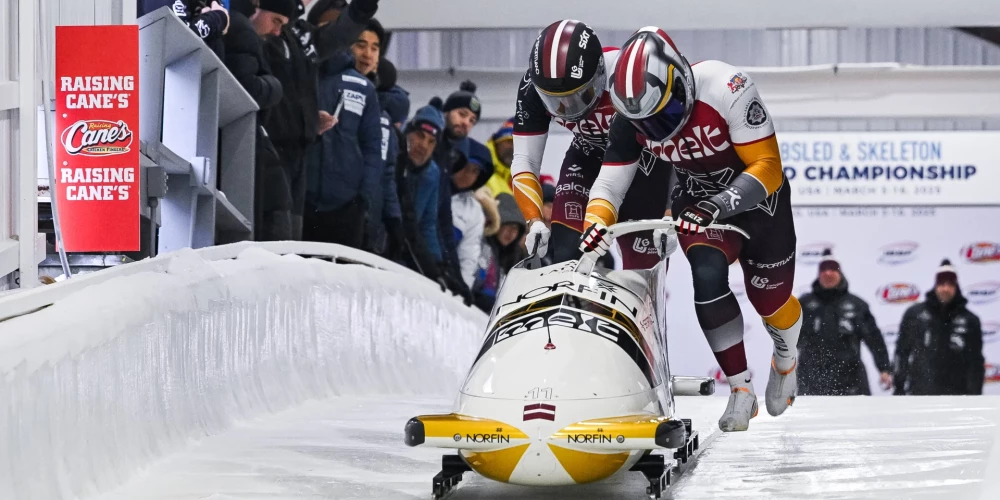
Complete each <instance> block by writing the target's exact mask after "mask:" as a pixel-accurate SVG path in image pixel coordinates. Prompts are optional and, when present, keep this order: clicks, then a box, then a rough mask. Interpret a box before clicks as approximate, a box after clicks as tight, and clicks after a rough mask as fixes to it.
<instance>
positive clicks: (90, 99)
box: [53, 26, 139, 252]
mask: <svg viewBox="0 0 1000 500" xmlns="http://www.w3.org/2000/svg"><path fill="white" fill-rule="evenodd" d="M55 160H56V163H55V177H56V178H55V179H53V180H54V182H55V186H56V196H57V198H56V201H57V203H59V220H60V224H61V226H62V234H63V246H64V247H65V249H66V250H67V251H70V252H110V251H137V250H139V27H138V26H56V141H55Z"/></svg>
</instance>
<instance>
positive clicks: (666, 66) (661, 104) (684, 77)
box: [611, 26, 695, 141]
mask: <svg viewBox="0 0 1000 500" xmlns="http://www.w3.org/2000/svg"><path fill="white" fill-rule="evenodd" d="M694 101H695V89H694V74H693V72H692V71H691V65H690V64H688V62H687V59H685V58H684V56H682V55H681V54H680V52H679V51H678V50H677V47H676V46H675V45H674V42H673V41H671V40H670V37H669V36H667V34H666V33H665V32H664V31H663V30H661V29H660V28H657V27H655V26H647V27H645V28H642V29H640V30H639V31H636V32H635V33H634V34H633V35H632V36H631V37H629V39H628V40H627V41H626V42H625V45H624V46H622V49H621V52H620V53H619V54H618V62H617V64H616V65H615V72H614V78H613V82H612V84H611V103H612V105H614V107H615V111H617V112H618V114H620V115H622V117H623V118H625V119H627V120H629V121H630V122H631V123H632V125H633V126H635V128H636V129H638V130H639V132H640V133H642V134H643V135H645V136H646V137H647V138H648V139H650V140H652V141H665V140H667V139H670V138H671V137H673V136H674V134H676V133H677V132H679V131H680V129H681V128H683V127H684V124H685V123H687V121H688V118H690V117H691V112H692V111H693V110H694Z"/></svg>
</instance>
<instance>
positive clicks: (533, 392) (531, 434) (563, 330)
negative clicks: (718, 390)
mask: <svg viewBox="0 0 1000 500" xmlns="http://www.w3.org/2000/svg"><path fill="white" fill-rule="evenodd" d="M671 225H675V222H674V221H673V220H671V219H663V220H659V219H657V220H649V221H635V222H625V223H620V224H615V225H613V226H611V227H609V228H608V229H609V230H608V234H607V235H606V237H608V238H614V237H616V236H620V235H622V234H626V233H630V232H635V231H643V230H649V229H655V228H666V227H668V226H671ZM713 227H715V228H719V229H730V228H731V226H724V225H716V226H713ZM736 230H738V228H736ZM664 266H665V264H664V261H661V262H660V263H659V264H657V265H656V266H655V267H653V268H652V269H648V270H638V271H637V270H627V271H622V270H617V271H616V270H608V269H605V268H603V267H601V266H600V265H598V264H596V263H595V262H594V260H593V259H591V258H589V257H586V256H585V257H583V258H581V259H579V260H576V261H567V262H562V263H557V264H552V265H549V266H544V267H543V266H542V265H541V263H540V259H538V258H537V257H535V256H531V257H529V258H527V259H525V260H524V261H522V262H520V263H518V264H517V265H516V266H514V267H513V268H512V269H511V271H510V272H509V273H508V275H507V277H506V279H505V280H504V282H503V283H502V284H501V287H500V291H499V293H498V295H497V300H496V304H495V305H494V307H493V310H492V312H491V314H490V319H489V322H488V326H487V329H486V334H485V337H484V339H483V343H482V348H481V349H480V350H479V352H478V354H477V355H476V357H475V360H473V364H472V368H471V369H470V370H469V373H468V376H467V378H466V379H465V381H464V383H463V384H462V386H461V391H460V393H459V395H458V398H457V400H456V402H455V407H454V410H453V412H452V413H449V414H442V415H421V416H418V417H414V418H412V419H410V420H409V421H408V422H407V423H406V425H405V429H404V433H405V443H406V444H407V445H408V446H425V447H436V448H450V449H454V450H457V453H455V454H450V455H444V457H443V459H442V471H441V472H440V473H439V474H438V475H437V476H435V477H434V479H433V484H432V487H433V494H434V498H441V497H443V496H444V495H446V494H447V493H448V492H449V491H450V490H451V489H452V488H453V487H454V486H455V485H456V484H457V483H458V482H459V481H461V479H462V474H463V473H464V472H467V471H470V470H471V471H475V472H476V473H478V474H480V475H482V476H484V477H487V478H489V479H492V480H496V481H501V482H505V483H511V484H520V485H547V486H552V485H569V484H581V483H590V482H594V481H599V480H602V479H605V478H607V477H609V476H611V475H613V474H615V473H617V472H619V471H622V470H626V471H636V472H641V473H643V474H644V475H645V476H646V479H647V480H648V481H649V486H648V488H647V489H646V493H647V494H649V496H650V497H652V498H659V497H660V495H661V493H662V492H663V491H664V489H665V488H666V487H667V486H668V485H669V481H670V470H671V467H672V466H673V465H674V464H675V462H676V461H677V460H680V461H681V462H686V461H687V460H688V459H689V458H690V457H692V456H693V454H694V453H695V452H696V450H697V448H698V445H699V442H698V434H697V432H695V431H693V430H692V428H691V421H690V420H687V419H681V418H678V416H677V414H676V412H675V406H674V396H675V395H709V394H712V393H713V392H714V380H713V379H711V378H707V377H705V378H702V377H671V374H670V369H669V366H668V362H667V342H666V335H665V329H664V325H665V318H663V317H661V316H660V308H659V307H657V302H658V301H659V300H662V299H663V297H665V292H666V290H665V284H664V279H665V269H664ZM657 450H662V451H663V453H653V452H654V451H657Z"/></svg>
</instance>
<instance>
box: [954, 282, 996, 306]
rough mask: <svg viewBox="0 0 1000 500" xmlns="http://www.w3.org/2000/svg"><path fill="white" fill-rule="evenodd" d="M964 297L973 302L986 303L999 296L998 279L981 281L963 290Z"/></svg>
mask: <svg viewBox="0 0 1000 500" xmlns="http://www.w3.org/2000/svg"><path fill="white" fill-rule="evenodd" d="M963 292H964V293H965V296H966V298H968V299H969V302H971V303H973V304H988V303H990V302H993V301H994V300H997V299H998V298H1000V281H983V282H981V283H976V284H975V285H971V286H969V287H968V288H966V289H965V290H963Z"/></svg>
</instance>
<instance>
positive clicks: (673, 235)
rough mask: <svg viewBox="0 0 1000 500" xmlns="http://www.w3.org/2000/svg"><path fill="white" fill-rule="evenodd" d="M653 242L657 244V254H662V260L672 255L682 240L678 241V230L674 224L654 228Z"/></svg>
mask: <svg viewBox="0 0 1000 500" xmlns="http://www.w3.org/2000/svg"><path fill="white" fill-rule="evenodd" d="M653 244H654V245H655V246H656V254H657V255H659V256H660V260H663V259H666V258H667V257H670V255H671V254H672V253H674V252H676V251H677V247H678V246H679V245H680V242H678V241H677V231H676V230H674V228H673V226H671V227H668V228H666V229H654V230H653Z"/></svg>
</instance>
